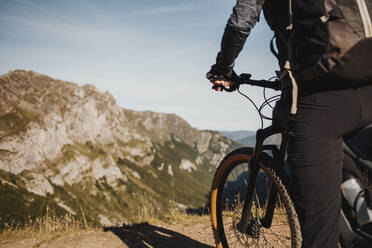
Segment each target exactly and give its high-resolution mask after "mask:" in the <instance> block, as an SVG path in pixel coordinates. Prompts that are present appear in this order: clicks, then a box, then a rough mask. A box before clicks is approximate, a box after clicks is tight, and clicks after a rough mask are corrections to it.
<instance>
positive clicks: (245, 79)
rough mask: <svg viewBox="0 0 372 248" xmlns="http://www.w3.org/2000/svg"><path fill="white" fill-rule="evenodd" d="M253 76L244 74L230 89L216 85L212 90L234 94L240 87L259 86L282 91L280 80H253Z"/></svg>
mask: <svg viewBox="0 0 372 248" xmlns="http://www.w3.org/2000/svg"><path fill="white" fill-rule="evenodd" d="M251 76H252V75H251V74H247V73H242V74H240V75H239V76H238V78H237V80H235V81H234V82H232V85H231V86H230V87H225V86H223V85H214V86H213V87H212V88H213V89H215V88H217V87H218V88H221V89H222V90H224V91H227V92H233V91H235V90H237V89H239V86H240V85H242V84H249V85H252V86H259V87H264V88H270V89H273V90H281V82H280V80H279V79H276V80H274V81H268V80H253V79H251Z"/></svg>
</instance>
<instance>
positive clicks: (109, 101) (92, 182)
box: [0, 70, 239, 229]
mask: <svg viewBox="0 0 372 248" xmlns="http://www.w3.org/2000/svg"><path fill="white" fill-rule="evenodd" d="M0 94H1V95H2V96H3V97H2V98H1V99H0V191H1V194H0V195H1V196H0V198H2V199H0V200H1V201H0V202H1V203H0V209H1V215H2V216H0V218H2V219H3V220H5V221H10V220H11V219H15V220H16V221H18V222H22V219H24V218H25V216H30V218H36V217H37V216H40V214H41V212H42V211H45V206H46V205H48V204H49V205H52V206H53V208H54V209H55V211H56V213H60V214H62V213H68V214H71V215H76V216H79V215H81V214H82V213H83V212H84V213H85V214H86V215H87V220H88V221H90V222H92V223H96V224H97V225H105V226H110V225H115V224H120V223H128V222H131V221H133V220H134V219H135V218H136V215H138V214H140V213H141V211H144V210H143V208H144V207H147V208H148V210H147V211H150V212H154V213H159V214H161V213H164V212H165V211H167V209H170V208H172V207H182V208H199V207H203V206H205V205H206V204H207V198H206V195H207V194H208V192H209V189H210V182H211V179H212V176H213V172H214V170H215V168H216V166H217V165H218V163H219V161H220V160H221V159H222V158H223V157H224V155H226V154H227V153H228V152H229V151H230V150H232V149H233V148H235V147H237V146H239V145H238V144H237V143H235V142H233V141H231V140H230V139H227V138H226V137H224V136H223V135H222V134H220V133H219V132H216V131H206V130H198V129H196V128H193V127H191V126H190V124H188V123H187V122H186V121H185V120H183V119H182V118H180V117H179V116H177V115H175V114H164V113H156V112H152V111H141V112H137V111H133V110H129V109H124V108H122V107H120V106H118V105H117V104H116V101H115V99H114V98H113V97H112V96H111V95H110V94H109V93H108V92H104V93H102V92H100V91H98V90H97V89H96V88H95V87H94V86H92V85H84V86H78V85H76V84H74V83H71V82H63V81H61V80H55V79H52V78H50V77H48V76H45V75H42V74H39V73H35V72H32V71H22V70H17V71H11V72H9V73H8V74H5V75H2V76H0ZM0 229H1V226H0Z"/></svg>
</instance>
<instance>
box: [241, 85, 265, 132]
mask: <svg viewBox="0 0 372 248" xmlns="http://www.w3.org/2000/svg"><path fill="white" fill-rule="evenodd" d="M237 90H238V92H239V94H240V95H242V96H243V97H245V98H247V99H248V100H249V101H250V102H251V103H252V104H253V106H254V107H255V109H256V110H257V112H258V115H259V117H260V120H261V129H263V118H262V116H261V112H260V110H259V108H258V107H257V105H256V104H255V103H254V102H253V100H252V99H251V98H249V97H248V96H247V95H245V94H244V93H242V92H241V91H240V89H239V88H238V89H237Z"/></svg>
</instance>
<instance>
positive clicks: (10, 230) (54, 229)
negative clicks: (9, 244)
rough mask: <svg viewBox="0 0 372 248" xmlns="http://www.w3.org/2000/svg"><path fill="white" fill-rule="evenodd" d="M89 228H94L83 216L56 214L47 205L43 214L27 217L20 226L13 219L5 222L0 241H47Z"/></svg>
mask: <svg viewBox="0 0 372 248" xmlns="http://www.w3.org/2000/svg"><path fill="white" fill-rule="evenodd" d="M1 221H2V220H1V217H0V222H1ZM89 230H94V228H93V227H90V226H88V225H87V223H86V220H85V218H84V217H83V218H77V217H75V216H73V215H71V214H66V215H63V216H58V215H57V214H56V213H55V211H54V210H52V209H51V208H50V207H47V208H46V214H45V215H44V216H41V217H37V218H36V219H32V218H31V217H28V218H27V219H26V221H25V224H24V225H22V226H19V225H18V224H17V222H16V221H15V220H14V219H11V220H10V221H8V222H6V223H5V224H4V229H3V230H2V232H1V235H0V241H5V240H20V239H28V238H36V239H38V240H43V241H47V240H55V239H57V238H59V237H62V236H67V235H70V234H76V233H80V232H84V231H89Z"/></svg>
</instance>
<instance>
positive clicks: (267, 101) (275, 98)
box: [237, 77, 280, 129]
mask: <svg viewBox="0 0 372 248" xmlns="http://www.w3.org/2000/svg"><path fill="white" fill-rule="evenodd" d="M275 78H277V77H271V78H270V79H269V80H268V81H271V80H273V79H275ZM237 91H238V92H239V94H240V95H242V96H243V97H245V98H246V99H248V100H249V101H250V102H251V103H252V104H253V106H254V108H255V109H256V111H257V113H258V115H259V117H260V121H261V129H263V126H264V120H270V121H272V120H273V119H272V118H270V117H267V116H265V115H264V114H263V113H262V111H263V109H264V108H265V107H266V106H269V107H270V108H271V109H274V107H273V106H272V105H271V103H273V102H276V101H278V100H279V99H280V95H275V96H272V97H269V98H267V97H266V87H264V90H263V96H264V99H265V101H264V102H263V103H262V104H261V106H260V107H258V106H257V105H256V104H255V103H254V101H253V100H252V99H251V98H250V97H248V96H247V95H246V94H244V93H243V92H241V91H240V89H239V88H237Z"/></svg>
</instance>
